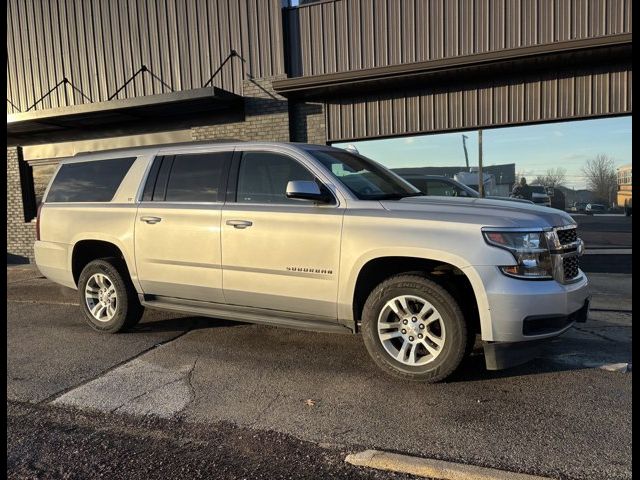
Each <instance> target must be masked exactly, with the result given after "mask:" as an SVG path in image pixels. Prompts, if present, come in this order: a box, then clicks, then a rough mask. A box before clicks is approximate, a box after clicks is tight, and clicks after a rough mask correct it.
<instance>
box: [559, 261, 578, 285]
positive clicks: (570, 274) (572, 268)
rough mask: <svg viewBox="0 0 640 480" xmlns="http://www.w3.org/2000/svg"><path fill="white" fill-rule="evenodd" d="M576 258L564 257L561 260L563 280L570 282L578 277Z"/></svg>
mask: <svg viewBox="0 0 640 480" xmlns="http://www.w3.org/2000/svg"><path fill="white" fill-rule="evenodd" d="M578 266H579V265H578V257H577V256H573V257H566V258H564V259H563V260H562V267H563V268H564V279H565V280H571V279H573V278H576V277H577V276H578V273H579V271H578Z"/></svg>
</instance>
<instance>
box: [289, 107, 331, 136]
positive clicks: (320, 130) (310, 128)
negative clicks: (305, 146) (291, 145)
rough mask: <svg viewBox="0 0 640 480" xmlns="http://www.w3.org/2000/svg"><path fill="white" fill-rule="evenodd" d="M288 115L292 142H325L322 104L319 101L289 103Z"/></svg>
mask: <svg viewBox="0 0 640 480" xmlns="http://www.w3.org/2000/svg"><path fill="white" fill-rule="evenodd" d="M290 110H291V111H290V116H289V125H290V135H291V141H292V142H303V143H315V144H318V145H324V144H326V143H327V128H326V123H325V115H324V105H323V104H321V103H296V104H293V105H291V109H290Z"/></svg>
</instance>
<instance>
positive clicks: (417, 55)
mask: <svg viewBox="0 0 640 480" xmlns="http://www.w3.org/2000/svg"><path fill="white" fill-rule="evenodd" d="M631 19H632V2H631V0H321V1H307V2H303V3H301V5H299V6H295V7H294V6H290V5H289V3H288V1H285V0H189V1H186V0H110V1H108V0H82V1H79V0H28V1H25V0H9V1H8V2H7V29H8V30H7V54H8V57H7V141H8V150H7V174H8V181H7V188H8V197H7V198H8V210H7V220H8V234H7V241H8V250H7V255H8V258H14V259H29V258H31V257H32V250H31V245H32V243H33V240H34V235H35V225H34V220H33V219H34V216H35V206H36V204H37V202H38V191H39V189H41V181H40V180H38V179H39V178H41V177H42V175H41V174H42V173H43V172H46V171H50V170H51V169H52V168H51V166H52V165H55V163H56V162H57V161H59V159H60V158H64V157H67V156H70V155H73V154H75V153H76V152H79V151H85V150H97V149H105V148H113V147H117V146H128V145H137V144H146V143H163V142H174V141H190V140H201V139H209V138H228V137H232V138H242V139H251V140H255V139H269V140H281V141H305V142H312V143H330V142H337V141H345V140H355V139H370V138H384V137H392V136H402V135H414V134H419V133H434V132H444V131H462V130H468V129H476V128H479V127H482V128H490V127H499V126H505V125H519V124H531V123H541V122H552V121H562V120H569V119H586V118H597V117H605V116H612V115H628V114H631V112H632V90H631V71H632V68H631V43H632V41H631V30H632V29H631ZM34 178H36V180H35V181H34ZM34 183H35V185H34Z"/></svg>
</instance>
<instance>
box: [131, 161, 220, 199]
mask: <svg viewBox="0 0 640 480" xmlns="http://www.w3.org/2000/svg"><path fill="white" fill-rule="evenodd" d="M231 156H232V152H213V153H198V154H185V155H168V156H164V157H162V156H160V157H156V158H155V160H154V163H153V165H152V167H151V170H150V171H149V175H148V177H147V183H146V184H145V187H144V191H143V195H142V200H143V201H154V202H163V201H167V202H220V201H222V200H223V196H224V195H223V191H224V184H225V182H226V176H227V173H228V169H229V164H230V163H231Z"/></svg>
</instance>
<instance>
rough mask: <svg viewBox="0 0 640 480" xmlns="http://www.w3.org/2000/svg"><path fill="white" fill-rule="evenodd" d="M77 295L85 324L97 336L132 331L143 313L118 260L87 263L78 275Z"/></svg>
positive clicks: (123, 266)
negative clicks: (98, 334)
mask: <svg viewBox="0 0 640 480" xmlns="http://www.w3.org/2000/svg"><path fill="white" fill-rule="evenodd" d="M78 292H79V294H80V305H81V306H82V311H83V312H84V314H85V319H86V320H87V323H89V325H91V327H92V328H93V329H95V330H98V331H100V332H106V333H117V332H120V331H122V330H125V329H128V328H132V327H134V326H135V325H136V324H137V323H138V322H139V321H140V318H141V317H142V314H143V312H144V308H143V307H142V305H140V302H139V301H138V296H137V293H136V291H135V288H134V287H133V285H132V284H131V280H130V279H129V275H128V274H127V270H126V266H125V264H124V262H123V261H122V260H120V259H118V258H103V259H100V260H94V261H92V262H89V263H88V264H87V266H86V267H84V269H83V270H82V273H81V274H80V278H79V280H78Z"/></svg>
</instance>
